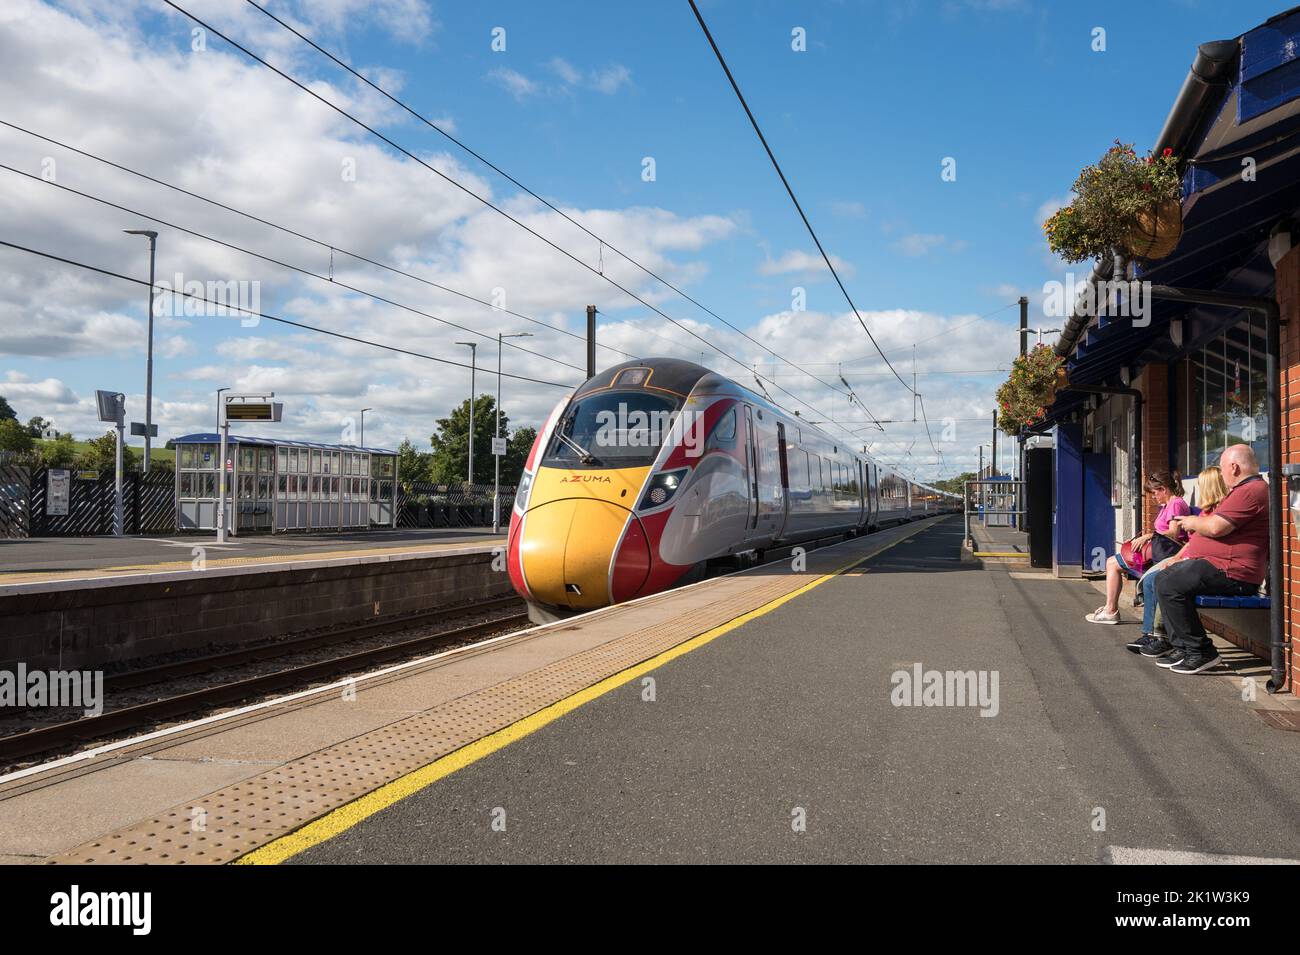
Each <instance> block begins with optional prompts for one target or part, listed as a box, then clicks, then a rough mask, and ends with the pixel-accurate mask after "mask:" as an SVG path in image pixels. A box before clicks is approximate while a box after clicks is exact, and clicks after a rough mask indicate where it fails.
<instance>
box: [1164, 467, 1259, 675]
mask: <svg viewBox="0 0 1300 955" xmlns="http://www.w3.org/2000/svg"><path fill="white" fill-rule="evenodd" d="M1219 467H1220V468H1221V469H1222V471H1223V481H1224V483H1225V484H1227V486H1228V488H1229V490H1228V496H1227V497H1225V498H1224V499H1223V500H1222V501H1220V502H1219V506H1218V507H1217V508H1215V510H1214V513H1213V514H1210V515H1204V514H1203V515H1200V516H1199V517H1179V518H1175V522H1176V523H1178V524H1179V525H1180V526H1181V528H1182V529H1183V530H1187V531H1190V532H1192V539H1191V541H1190V542H1189V543H1188V545H1187V546H1186V547H1185V548H1183V551H1182V553H1181V554H1180V557H1182V559H1181V560H1179V561H1178V562H1177V563H1175V564H1171V565H1170V566H1169V567H1167V568H1166V569H1165V570H1163V571H1161V572H1160V577H1159V579H1158V580H1157V581H1156V595H1157V597H1158V598H1159V600H1160V613H1161V615H1162V616H1163V617H1164V620H1165V629H1166V630H1168V631H1169V633H1170V641H1169V642H1167V641H1164V640H1159V641H1156V642H1154V643H1152V644H1151V645H1150V646H1147V647H1144V648H1143V649H1142V651H1141V652H1142V655H1143V656H1146V657H1156V658H1157V659H1156V664H1157V665H1158V666H1162V667H1166V668H1167V669H1169V670H1172V671H1173V672H1174V673H1203V672H1205V671H1206V670H1209V669H1212V668H1214V667H1216V666H1218V665H1219V663H1220V662H1221V661H1220V660H1219V654H1218V653H1217V652H1216V651H1215V649H1214V643H1213V642H1212V641H1211V640H1210V638H1209V637H1208V636H1207V635H1206V633H1205V627H1204V625H1203V624H1202V623H1201V618H1200V616H1199V615H1198V614H1197V612H1196V598H1197V597H1198V596H1199V595H1201V594H1215V595H1222V596H1229V597H1243V596H1246V595H1249V594H1253V593H1255V592H1256V591H1257V590H1258V589H1259V585H1260V584H1261V583H1262V582H1263V581H1264V577H1265V576H1266V575H1267V568H1268V508H1269V497H1270V493H1271V492H1270V490H1269V486H1268V482H1266V481H1265V480H1264V479H1263V478H1262V477H1260V474H1259V461H1258V460H1257V459H1256V457H1255V452H1254V451H1252V450H1251V449H1250V446H1249V445H1246V444H1234V445H1233V446H1232V447H1230V448H1228V449H1227V450H1226V451H1224V452H1223V454H1221V455H1220V456H1219Z"/></svg>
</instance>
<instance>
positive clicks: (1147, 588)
mask: <svg viewBox="0 0 1300 955" xmlns="http://www.w3.org/2000/svg"><path fill="white" fill-rule="evenodd" d="M1159 576H1160V571H1158V570H1153V571H1151V573H1149V574H1147V575H1146V576H1145V577H1143V578H1142V632H1143V633H1154V632H1155V628H1156V611H1157V610H1159V609H1160V603H1159V600H1158V598H1157V597H1156V578H1157V577H1159Z"/></svg>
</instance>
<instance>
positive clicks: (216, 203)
mask: <svg viewBox="0 0 1300 955" xmlns="http://www.w3.org/2000/svg"><path fill="white" fill-rule="evenodd" d="M0 126H7V127H8V128H9V129H12V130H15V131H17V132H20V133H25V134H26V135H28V136H31V137H33V138H35V139H39V140H41V141H42V142H46V143H49V144H51V145H53V146H58V147H59V148H61V149H66V150H68V151H69V152H72V153H75V154H77V155H78V156H84V157H85V158H87V159H91V160H93V161H95V162H98V163H102V164H103V165H105V166H109V167H110V168H112V169H117V170H119V171H121V172H125V173H128V174H130V175H132V176H136V177H138V178H140V179H143V180H145V181H146V182H152V183H154V184H156V185H159V186H163V187H164V188H167V189H171V190H173V191H174V192H177V193H179V194H181V195H185V196H189V197H190V198H192V199H197V200H199V201H200V202H205V203H207V204H209V205H211V206H213V207H215V208H218V209H223V210H225V211H226V212H231V213H233V214H235V215H238V216H242V217H243V218H245V219H248V220H249V221H252V222H256V223H258V224H260V225H264V226H267V227H269V228H272V229H275V230H277V231H279V232H283V233H284V234H286V235H291V236H294V237H295V238H298V239H302V240H303V241H305V242H310V243H313V244H314V245H317V246H319V247H320V248H322V249H328V250H329V252H330V258H331V263H332V262H333V256H334V253H336V252H337V253H340V254H342V255H346V256H349V257H350V258H353V259H356V260H357V261H359V262H365V263H366V264H367V265H373V266H375V267H376V268H380V269H384V270H386V271H388V272H391V273H393V274H394V275H400V276H402V277H404V278H408V279H412V280H414V281H416V282H421V283H423V284H424V285H427V286H430V287H431V288H436V289H439V290H441V291H443V292H448V293H450V294H452V295H456V296H459V297H460V298H463V299H466V300H468V301H471V302H477V303H478V304H479V305H484V306H486V307H488V308H491V309H493V310H495V311H499V312H502V313H504V314H506V315H511V316H513V317H515V318H519V319H522V320H523V321H526V322H531V323H532V324H534V325H539V326H541V327H542V328H545V329H547V330H549V331H553V332H558V333H560V334H561V335H566V336H568V337H569V338H574V339H577V340H578V341H583V342H585V341H586V340H587V337H586V336H585V335H580V334H578V333H577V332H571V331H569V330H568V329H567V328H560V327H559V326H556V325H552V324H550V323H549V322H544V321H542V320H541V319H539V318H534V317H533V316H531V315H525V314H524V313H522V312H518V311H514V310H512V309H509V308H506V307H505V306H501V305H494V304H493V303H492V302H489V301H487V300H485V299H481V298H478V297H477V296H474V295H471V294H469V293H468V292H463V291H461V290H459V289H455V288H452V287H450V286H448V285H443V284H441V283H440V282H435V281H433V280H432V279H428V278H425V277H424V276H421V275H416V274H414V273H413V272H408V271H406V270H405V269H400V268H398V267H397V266H394V265H389V264H388V263H385V262H380V261H378V260H376V259H372V258H370V257H368V256H365V255H362V254H361V253H359V252H352V251H350V250H348V249H345V248H342V247H341V246H339V245H338V244H336V243H333V242H327V241H325V240H324V239H320V238H316V237H315V236H310V235H307V234H305V233H303V232H299V231H298V230H296V229H293V228H290V227H289V226H285V225H281V224H279V223H275V222H272V221H270V220H269V219H265V218H262V217H261V216H258V215H255V214H253V213H251V212H246V211H244V210H242V209H237V208H235V207H234V206H231V205H228V204H227V203H224V202H221V201H220V200H218V199H213V198H211V197H209V196H204V195H201V194H199V193H197V192H194V191H192V190H189V189H186V188H184V187H183V186H178V185H176V184H174V183H170V182H167V181H166V180H165V179H160V178H158V177H156V176H151V175H149V174H148V173H145V172H141V171H139V170H138V169H132V168H130V167H129V166H125V165H122V164H121V163H118V162H114V161H113V160H111V159H108V158H106V157H104V156H99V155H96V154H95V153H92V152H89V151H87V150H85V149H80V148H78V147H76V146H73V145H71V144H70V143H66V142H62V141H60V140H57V139H54V138H52V137H50V136H46V135H43V134H41V133H38V132H36V131H34V130H31V129H27V128H26V127H23V126H19V125H18V124H16V123H11V122H9V121H7V120H4V119H0ZM24 175H26V173H24ZM41 181H43V182H44V181H47V180H44V179H42V180H41ZM332 271H333V270H332V268H331V272H332ZM331 281H333V279H331ZM335 284H338V283H335ZM458 327H459V326H458ZM473 334H480V335H485V336H486V337H488V338H491V337H493V336H491V335H488V334H487V333H484V332H473ZM510 347H512V348H514V347H517V346H514V345H511V346H510ZM597 347H600V348H604V349H606V350H607V351H611V352H614V353H615V354H617V355H622V356H623V357H624V358H632V359H634V358H637V357H638V356H636V355H633V354H631V353H630V352H625V351H623V350H622V349H619V348H615V347H614V346H612V345H603V344H601V343H600V342H597ZM534 354H535V353H534ZM570 367H577V366H570ZM579 370H581V369H579Z"/></svg>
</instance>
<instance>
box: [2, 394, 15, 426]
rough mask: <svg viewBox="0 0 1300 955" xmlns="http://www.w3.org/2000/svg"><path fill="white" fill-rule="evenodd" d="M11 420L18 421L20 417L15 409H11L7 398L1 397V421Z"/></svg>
mask: <svg viewBox="0 0 1300 955" xmlns="http://www.w3.org/2000/svg"><path fill="white" fill-rule="evenodd" d="M9 418H13V419H14V420H15V421H17V420H18V415H17V413H16V412H15V411H14V409H13V408H12V407H10V405H9V402H8V401H6V400H5V396H4V395H0V420H6V419H9Z"/></svg>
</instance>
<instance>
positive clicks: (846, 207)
mask: <svg viewBox="0 0 1300 955" xmlns="http://www.w3.org/2000/svg"><path fill="white" fill-rule="evenodd" d="M831 214H832V215H834V216H836V217H837V218H840V219H865V218H866V217H867V207H866V206H865V205H863V204H862V203H861V202H855V201H853V200H849V199H837V200H835V201H834V202H832V203H831Z"/></svg>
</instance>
